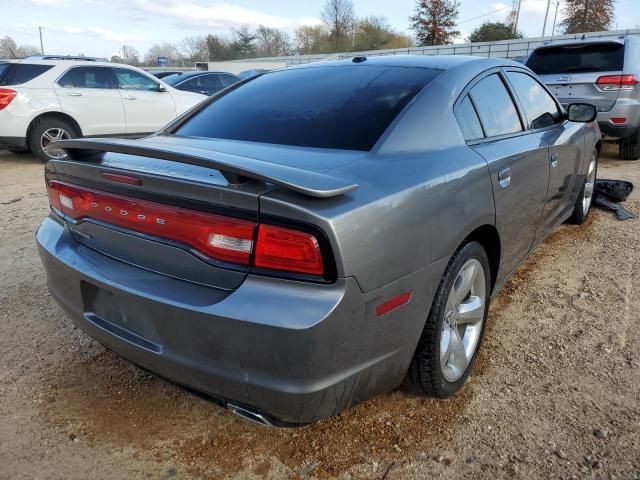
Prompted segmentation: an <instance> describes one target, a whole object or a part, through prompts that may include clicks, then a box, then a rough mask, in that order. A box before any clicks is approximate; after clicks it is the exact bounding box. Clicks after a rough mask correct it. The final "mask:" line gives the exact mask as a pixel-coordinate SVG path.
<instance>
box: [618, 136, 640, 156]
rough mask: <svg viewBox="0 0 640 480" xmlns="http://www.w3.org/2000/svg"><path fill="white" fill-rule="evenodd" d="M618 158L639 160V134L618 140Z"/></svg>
mask: <svg viewBox="0 0 640 480" xmlns="http://www.w3.org/2000/svg"><path fill="white" fill-rule="evenodd" d="M619 157H620V159H621V160H638V159H639V158H640V133H636V134H634V135H632V136H631V137H627V138H622V139H620V145H619Z"/></svg>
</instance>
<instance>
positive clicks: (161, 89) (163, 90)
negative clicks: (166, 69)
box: [158, 85, 167, 92]
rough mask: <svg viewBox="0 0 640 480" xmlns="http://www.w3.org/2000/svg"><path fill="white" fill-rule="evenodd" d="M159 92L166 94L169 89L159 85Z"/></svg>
mask: <svg viewBox="0 0 640 480" xmlns="http://www.w3.org/2000/svg"><path fill="white" fill-rule="evenodd" d="M158 91H159V92H166V91H167V87H165V86H164V85H158Z"/></svg>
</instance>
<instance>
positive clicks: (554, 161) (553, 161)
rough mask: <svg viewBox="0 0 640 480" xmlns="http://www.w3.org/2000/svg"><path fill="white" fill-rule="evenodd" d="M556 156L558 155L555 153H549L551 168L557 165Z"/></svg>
mask: <svg viewBox="0 0 640 480" xmlns="http://www.w3.org/2000/svg"><path fill="white" fill-rule="evenodd" d="M558 157H559V155H558V154H557V153H554V154H553V155H551V166H552V167H553V168H556V167H557V166H558Z"/></svg>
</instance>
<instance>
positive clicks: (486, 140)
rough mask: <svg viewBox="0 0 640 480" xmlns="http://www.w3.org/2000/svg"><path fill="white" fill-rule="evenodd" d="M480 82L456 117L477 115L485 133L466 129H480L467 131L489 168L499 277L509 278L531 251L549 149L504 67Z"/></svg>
mask: <svg viewBox="0 0 640 480" xmlns="http://www.w3.org/2000/svg"><path fill="white" fill-rule="evenodd" d="M475 82H476V83H474V84H472V85H471V88H470V89H469V91H468V93H467V95H465V97H463V99H462V100H461V101H460V103H459V104H458V105H457V107H456V117H457V118H458V120H459V122H460V119H461V117H463V116H465V117H467V118H469V117H473V115H477V117H478V119H479V122H480V125H481V133H478V128H477V126H476V127H475V128H469V127H465V128H463V132H464V131H465V130H467V131H468V132H475V133H474V134H470V133H466V134H465V136H466V138H467V140H468V143H469V144H470V145H471V146H472V148H473V149H474V150H475V151H476V152H478V153H479V154H480V155H481V156H482V157H483V158H484V159H485V160H486V161H487V164H488V167H489V173H490V175H491V182H492V185H493V193H494V201H495V207H496V228H497V229H498V232H499V234H500V238H501V239H502V240H503V241H502V260H501V262H500V272H498V278H504V277H505V276H506V275H508V274H509V273H510V272H511V271H512V270H513V269H514V268H515V267H516V266H517V265H518V263H519V262H520V261H521V260H522V259H523V258H524V257H525V256H526V255H527V253H528V252H529V249H530V248H531V245H532V244H533V241H534V239H535V237H536V232H537V230H538V226H539V223H540V219H541V216H542V211H543V208H544V205H545V200H546V196H547V188H548V185H549V162H548V148H547V147H546V146H544V145H541V139H540V136H539V135H536V134H531V133H527V132H526V130H525V127H524V123H523V119H521V117H520V113H519V111H518V109H517V107H516V102H515V101H514V99H513V98H512V96H511V94H510V92H509V90H508V88H507V86H506V83H505V80H504V77H503V75H502V73H501V72H500V71H498V70H494V71H491V72H489V73H487V74H485V75H484V76H483V77H481V78H480V79H479V80H478V79H477V80H476V81H475ZM460 123H463V122H460ZM466 123H469V122H466ZM471 123H473V122H471ZM480 135H481V138H473V137H478V136H480Z"/></svg>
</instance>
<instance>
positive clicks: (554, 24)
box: [551, 0, 560, 37]
mask: <svg viewBox="0 0 640 480" xmlns="http://www.w3.org/2000/svg"><path fill="white" fill-rule="evenodd" d="M559 6H560V0H556V14H555V15H554V16H553V30H551V36H552V37H553V36H554V35H555V34H556V21H557V20H558V7H559Z"/></svg>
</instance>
